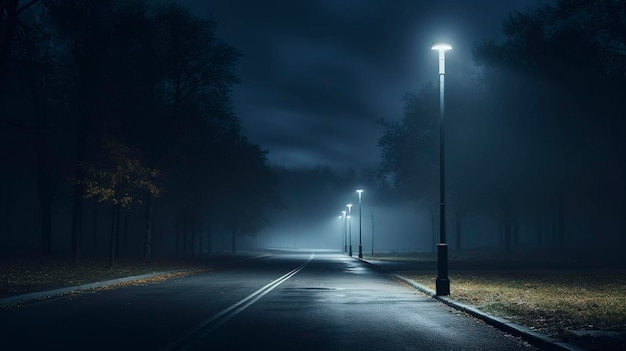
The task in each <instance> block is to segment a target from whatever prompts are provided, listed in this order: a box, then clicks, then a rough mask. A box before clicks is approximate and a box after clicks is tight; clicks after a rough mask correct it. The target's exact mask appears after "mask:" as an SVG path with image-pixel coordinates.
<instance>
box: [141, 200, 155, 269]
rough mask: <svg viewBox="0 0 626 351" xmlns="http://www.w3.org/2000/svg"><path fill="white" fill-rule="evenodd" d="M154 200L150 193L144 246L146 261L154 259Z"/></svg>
mask: <svg viewBox="0 0 626 351" xmlns="http://www.w3.org/2000/svg"><path fill="white" fill-rule="evenodd" d="M152 201H153V200H152V196H150V195H148V199H147V201H146V233H145V237H144V246H143V260H144V262H149V261H151V260H152Z"/></svg>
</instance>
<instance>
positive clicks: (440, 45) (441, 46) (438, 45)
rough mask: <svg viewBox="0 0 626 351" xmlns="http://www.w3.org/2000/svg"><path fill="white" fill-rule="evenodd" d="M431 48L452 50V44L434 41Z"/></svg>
mask: <svg viewBox="0 0 626 351" xmlns="http://www.w3.org/2000/svg"><path fill="white" fill-rule="evenodd" d="M431 49H433V50H436V51H448V50H452V46H450V44H446V43H433V46H432V48H431Z"/></svg>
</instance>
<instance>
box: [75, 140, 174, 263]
mask: <svg viewBox="0 0 626 351" xmlns="http://www.w3.org/2000/svg"><path fill="white" fill-rule="evenodd" d="M101 147H102V151H103V156H104V157H103V159H102V160H100V162H97V163H96V162H93V163H84V164H83V165H82V168H83V170H84V173H85V175H86V176H85V177H84V178H83V179H82V180H78V182H80V183H81V185H82V186H83V188H84V189H85V193H84V195H83V196H84V198H95V199H96V200H97V201H98V202H104V203H107V204H109V205H111V206H112V207H113V220H112V231H111V251H110V256H109V262H110V265H111V266H113V264H114V262H115V256H116V255H115V247H116V238H117V234H118V231H119V228H118V219H119V216H120V209H121V208H130V207H131V206H132V205H134V204H137V203H139V204H141V203H142V202H143V201H144V199H145V198H146V194H147V195H149V198H155V197H158V196H159V195H160V193H161V191H162V189H161V188H160V187H159V186H158V185H157V183H156V179H157V177H158V174H159V172H158V171H157V170H155V169H151V168H147V167H145V166H143V164H142V162H141V161H140V158H139V155H138V154H137V153H136V152H135V151H133V150H132V149H130V148H129V147H127V146H126V145H124V144H122V143H120V142H119V141H118V140H117V139H115V138H113V137H110V136H105V137H103V138H102V139H101Z"/></svg>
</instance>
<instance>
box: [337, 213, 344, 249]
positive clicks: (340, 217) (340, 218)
mask: <svg viewBox="0 0 626 351" xmlns="http://www.w3.org/2000/svg"><path fill="white" fill-rule="evenodd" d="M337 218H339V220H340V221H341V226H340V229H341V230H340V232H341V233H340V234H339V235H341V241H342V243H343V216H337ZM339 247H343V245H340V246H339ZM339 251H340V252H341V249H339Z"/></svg>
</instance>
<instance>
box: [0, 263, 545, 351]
mask: <svg viewBox="0 0 626 351" xmlns="http://www.w3.org/2000/svg"><path fill="white" fill-rule="evenodd" d="M0 327H1V329H0V334H2V344H0V347H1V348H2V349H6V350H13V349H16V350H17V349H21V350H29V349H53V348H60V349H64V350H79V349H80V350H83V349H90V350H101V349H102V350H104V349H124V350H394V351H395V350H536V348H534V347H532V346H529V345H528V344H527V343H526V342H523V341H521V340H520V339H518V338H515V337H512V336H509V335H507V334H505V333H503V332H501V331H499V330H497V329H495V328H493V327H491V326H489V325H486V324H484V323H482V322H480V321H478V320H476V319H474V318H471V317H468V316H466V315H465V314H463V313H460V312H458V311H456V310H454V309H452V308H450V307H447V306H445V305H443V304H441V303H439V302H437V301H435V300H433V299H431V298H430V297H428V296H426V295H423V294H422V293H420V292H418V291H417V290H415V289H413V288H410V287H408V286H406V285H403V284H402V283H400V282H397V281H395V280H392V279H391V278H390V277H389V276H388V275H386V274H384V273H381V272H379V271H377V270H375V269H372V268H371V267H369V266H368V265H366V264H364V263H362V262H360V261H358V260H356V259H354V258H350V257H348V256H346V255H343V254H339V253H330V252H310V251H301V252H294V251H284V252H274V253H273V254H272V255H270V256H268V257H265V258H260V259H255V260H247V261H243V262H240V263H238V264H232V265H228V266H225V267H223V268H221V269H219V270H215V271H213V272H207V273H202V274H196V275H193V276H188V277H184V278H179V279H172V280H168V281H165V282H161V283H158V284H148V285H144V286H130V287H123V288H115V289H112V290H99V291H94V292H88V293H83V294H80V295H74V296H70V297H64V298H59V299H51V300H46V301H43V302H37V303H30V304H26V305H23V306H20V307H16V308H10V309H5V310H0ZM7 347H8V348H7Z"/></svg>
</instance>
